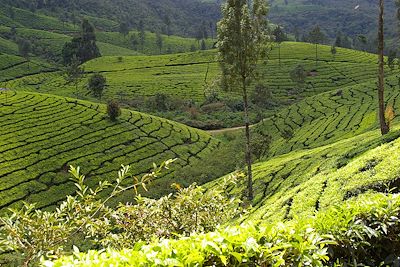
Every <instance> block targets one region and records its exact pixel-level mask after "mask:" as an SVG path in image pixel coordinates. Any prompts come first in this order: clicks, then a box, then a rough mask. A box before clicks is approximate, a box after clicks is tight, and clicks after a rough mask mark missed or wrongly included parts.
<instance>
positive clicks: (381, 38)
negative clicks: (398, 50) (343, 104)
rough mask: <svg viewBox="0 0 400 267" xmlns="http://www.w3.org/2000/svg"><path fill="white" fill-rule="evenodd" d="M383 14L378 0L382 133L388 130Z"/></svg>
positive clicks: (381, 5)
mask: <svg viewBox="0 0 400 267" xmlns="http://www.w3.org/2000/svg"><path fill="white" fill-rule="evenodd" d="M383 16H384V0H379V17H378V58H379V67H378V99H379V103H378V104H379V105H378V106H379V112H378V115H379V123H380V128H381V133H382V135H385V134H387V133H388V132H389V126H388V125H387V123H386V120H385V70H384V67H385V60H384V54H383V53H384V52H383V50H384V48H385V36H384V31H383V24H384V21H383Z"/></svg>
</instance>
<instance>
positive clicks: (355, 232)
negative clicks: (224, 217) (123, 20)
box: [43, 194, 400, 267]
mask: <svg viewBox="0 0 400 267" xmlns="http://www.w3.org/2000/svg"><path fill="white" fill-rule="evenodd" d="M399 212H400V197H399V196H398V195H384V194H375V195H366V196H363V197H360V198H359V199H358V200H353V201H350V202H347V203H345V204H344V205H342V206H338V207H333V208H331V209H329V210H327V211H325V212H320V213H318V214H317V215H316V216H315V217H312V218H308V219H296V220H293V221H291V222H287V223H278V224H275V225H269V226H254V225H242V226H236V227H228V228H225V229H221V230H217V231H214V232H209V233H205V234H194V235H192V236H190V237H185V238H181V239H179V240H171V239H162V240H160V241H154V242H153V243H150V244H148V245H146V244H144V243H137V244H136V246H135V247H133V248H132V249H124V250H120V251H115V250H106V251H90V252H88V253H80V252H79V251H75V253H74V255H73V256H69V257H64V258H61V259H58V260H56V261H54V262H51V261H46V262H43V265H44V266H48V267H50V266H51V267H60V266H365V265H369V266H383V265H390V266H393V265H395V264H398V263H399V259H398V255H399V249H400V246H399V241H400V237H399V234H400V220H399Z"/></svg>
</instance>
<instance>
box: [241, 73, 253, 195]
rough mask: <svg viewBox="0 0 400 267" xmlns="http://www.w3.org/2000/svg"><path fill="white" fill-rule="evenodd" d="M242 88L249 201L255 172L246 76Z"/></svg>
mask: <svg viewBox="0 0 400 267" xmlns="http://www.w3.org/2000/svg"><path fill="white" fill-rule="evenodd" d="M242 88H243V103H244V119H245V125H246V127H245V128H246V129H245V132H246V151H245V153H246V164H247V191H248V192H247V193H248V195H247V198H248V200H249V201H252V200H253V198H254V196H253V173H252V170H251V163H252V161H251V145H250V120H249V105H248V97H247V85H246V78H244V77H243V78H242Z"/></svg>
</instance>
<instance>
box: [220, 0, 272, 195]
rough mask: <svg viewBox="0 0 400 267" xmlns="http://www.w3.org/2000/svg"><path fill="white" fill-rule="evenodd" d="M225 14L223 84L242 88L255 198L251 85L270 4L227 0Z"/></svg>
mask: <svg viewBox="0 0 400 267" xmlns="http://www.w3.org/2000/svg"><path fill="white" fill-rule="evenodd" d="M222 14H223V18H222V19H221V21H220V22H219V23H218V43H217V47H218V50H219V57H220V65H221V69H222V84H223V85H224V87H225V88H227V89H230V90H239V91H241V93H242V97H243V103H244V120H245V125H246V126H245V133H246V148H245V150H246V151H245V155H246V156H245V158H246V165H247V194H248V195H247V197H248V199H249V200H250V201H251V200H252V199H253V176H252V168H251V164H252V159H251V139H250V121H249V105H248V104H249V103H248V87H249V85H250V83H251V81H252V80H254V78H256V71H257V63H258V61H259V60H260V59H261V58H263V57H265V53H266V49H265V48H266V43H267V41H268V40H269V36H268V31H267V26H268V25H267V24H268V22H267V20H266V16H267V14H268V8H267V5H266V2H265V0H253V1H252V4H251V5H250V4H249V3H248V1H247V0H227V1H226V3H225V4H224V5H223V6H222Z"/></svg>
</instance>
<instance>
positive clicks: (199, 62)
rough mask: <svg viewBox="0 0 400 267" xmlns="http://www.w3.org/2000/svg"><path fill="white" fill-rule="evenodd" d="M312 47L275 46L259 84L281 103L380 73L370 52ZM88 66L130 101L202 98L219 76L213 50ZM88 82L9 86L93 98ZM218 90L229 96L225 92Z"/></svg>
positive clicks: (109, 91) (30, 80) (57, 79)
mask: <svg viewBox="0 0 400 267" xmlns="http://www.w3.org/2000/svg"><path fill="white" fill-rule="evenodd" d="M314 50H315V46H314V45H311V44H306V43H293V42H285V43H283V44H282V45H281V53H280V54H281V60H279V59H278V48H277V47H276V46H274V47H273V49H272V51H271V53H270V59H269V60H268V61H267V62H266V63H260V73H261V75H260V77H261V83H263V84H266V85H268V87H269V89H270V91H271V92H272V94H273V98H274V101H275V102H276V103H277V105H278V107H280V106H282V105H283V106H285V105H287V104H290V103H292V102H293V101H297V100H298V99H301V98H304V97H307V96H312V95H315V94H318V93H321V92H326V91H330V90H335V89H341V88H342V87H345V86H348V85H355V84H358V83H361V82H366V81H368V80H371V77H372V78H373V77H374V75H375V73H376V68H377V64H376V57H375V56H374V55H372V54H368V53H364V52H358V51H354V50H349V49H342V48H338V52H337V54H336V55H335V56H333V55H332V54H331V53H330V47H329V46H322V45H321V46H319V53H318V54H319V55H318V63H317V64H316V62H315V54H314ZM279 61H280V63H279ZM298 64H302V65H303V66H304V68H305V69H306V71H307V72H308V74H309V75H308V77H307V79H306V86H305V89H304V90H303V91H301V92H296V91H293V89H294V87H295V84H294V83H293V81H292V80H291V79H290V72H291V71H292V70H293V69H294V67H295V66H296V65H298ZM84 67H85V71H86V74H87V76H89V75H90V74H92V73H101V74H102V75H104V76H105V77H106V78H107V88H106V90H105V93H104V98H105V99H111V98H118V99H120V100H121V101H126V102H129V100H131V99H132V98H135V97H140V96H153V95H155V94H156V93H164V94H166V95H170V96H174V97H178V98H181V99H187V100H190V99H192V100H195V101H202V100H204V96H205V92H204V88H205V85H206V84H212V82H213V80H214V79H215V78H217V77H218V75H219V67H218V63H217V58H216V52H215V51H213V50H211V51H199V52H194V53H183V54H174V55H161V56H160V55H159V56H124V57H122V58H119V57H117V56H115V57H107V56H106V57H101V58H98V59H95V60H92V61H90V62H88V63H86V64H85V65H84ZM85 83H86V80H85V79H84V80H83V81H82V82H81V85H80V87H79V90H78V92H76V90H75V88H74V87H73V86H68V85H66V84H65V81H64V79H63V77H62V73H53V74H52V75H48V74H44V75H41V74H38V75H35V76H29V77H27V78H21V79H15V80H14V81H12V82H11V83H10V85H9V86H10V87H11V88H12V89H15V90H20V89H21V90H32V91H38V92H46V93H52V94H58V95H62V96H78V97H79V98H82V99H88V100H91V101H94V100H95V99H94V98H92V97H91V96H90V95H88V92H87V90H86V88H85ZM219 94H220V95H226V92H219ZM230 94H234V93H230Z"/></svg>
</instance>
